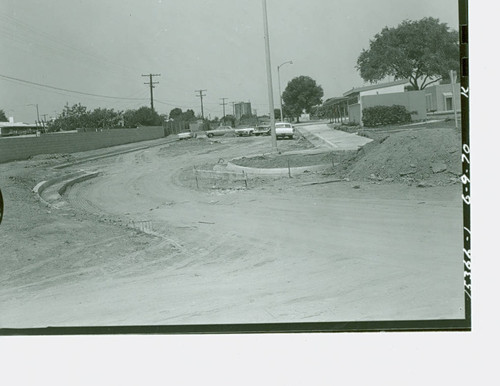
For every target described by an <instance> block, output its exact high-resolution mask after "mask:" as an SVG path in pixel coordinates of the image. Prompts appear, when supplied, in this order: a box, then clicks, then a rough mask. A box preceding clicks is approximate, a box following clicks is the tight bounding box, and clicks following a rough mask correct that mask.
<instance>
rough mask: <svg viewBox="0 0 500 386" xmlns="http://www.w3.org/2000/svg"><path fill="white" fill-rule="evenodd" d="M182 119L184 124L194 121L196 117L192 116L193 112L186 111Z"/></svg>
mask: <svg viewBox="0 0 500 386" xmlns="http://www.w3.org/2000/svg"><path fill="white" fill-rule="evenodd" d="M182 119H183V120H184V121H186V122H189V121H195V120H196V115H195V114H194V110H191V109H187V110H186V111H185V112H184V113H182Z"/></svg>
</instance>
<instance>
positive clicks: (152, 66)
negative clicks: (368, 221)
mask: <svg viewBox="0 0 500 386" xmlns="http://www.w3.org/2000/svg"><path fill="white" fill-rule="evenodd" d="M428 16H431V17H436V18H438V19H440V21H442V22H445V23H447V24H448V26H449V27H450V28H452V29H455V30H456V29H458V0H377V1H373V0H307V1H305V0H267V17H268V25H269V41H270V51H271V68H272V78H273V94H274V98H273V99H274V105H275V107H276V108H278V107H279V92H278V90H279V88H280V87H281V91H283V90H284V89H285V88H286V85H287V83H288V82H289V81H290V80H291V79H293V78H294V77H297V76H301V75H306V76H310V77H311V78H313V79H314V80H315V81H316V82H317V84H319V85H320V86H321V87H322V88H323V90H324V98H323V100H325V99H327V98H330V97H334V96H340V95H342V93H344V92H345V91H347V90H349V89H351V88H353V87H358V86H362V85H363V84H364V82H363V80H362V79H361V77H360V76H359V72H358V71H357V70H356V69H355V65H356V60H357V58H358V56H359V54H360V53H361V51H362V50H363V49H367V48H368V47H369V41H370V39H373V37H374V35H375V34H376V33H378V32H380V31H381V30H382V28H384V27H386V26H388V27H396V26H397V25H398V24H400V23H401V22H402V21H403V20H406V19H409V20H419V19H421V18H423V17H428ZM0 52H1V54H0V109H2V110H4V112H5V114H6V115H7V116H13V117H14V118H15V121H16V122H26V123H33V122H35V120H36V119H37V106H38V114H39V116H40V119H44V118H45V119H50V118H51V117H54V116H56V115H57V114H58V113H60V112H61V111H62V110H63V108H64V105H65V104H66V103H68V104H69V105H70V106H71V105H73V104H76V103H81V104H82V105H84V106H86V107H87V108H89V109H95V108H98V107H106V108H113V109H115V110H128V109H137V108H139V107H142V106H150V90H149V84H145V83H147V82H149V78H148V77H144V76H142V75H147V74H160V76H156V77H154V78H153V80H154V81H155V82H158V84H155V88H154V90H153V92H154V107H155V110H156V111H157V112H158V113H160V114H168V113H169V112H170V111H171V110H172V109H173V108H181V109H182V110H183V111H185V110H186V109H193V110H194V111H195V113H196V114H199V113H201V106H200V102H201V101H200V98H199V93H198V92H197V91H196V90H206V91H203V94H204V95H205V96H204V97H203V108H204V115H205V117H210V118H214V117H221V116H222V115H223V105H222V103H223V99H222V98H225V99H224V101H225V103H226V106H225V111H226V114H230V113H231V112H232V104H231V103H232V102H248V101H250V102H251V104H252V108H253V109H254V110H257V114H258V115H263V114H268V113H269V100H268V85H267V72H266V53H265V39H264V22H263V1H261V0H22V1H19V0H0ZM287 61H292V62H293V63H292V64H285V65H283V66H281V67H280V80H281V82H280V87H279V85H278V74H277V67H278V65H280V64H281V63H284V62H287Z"/></svg>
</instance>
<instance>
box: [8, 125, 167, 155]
mask: <svg viewBox="0 0 500 386" xmlns="http://www.w3.org/2000/svg"><path fill="white" fill-rule="evenodd" d="M164 136H165V134H164V129H163V127H161V126H159V127H142V128H139V129H113V130H104V131H100V132H83V133H53V134H42V135H41V136H40V137H4V138H0V163H3V162H8V161H15V160H23V159H28V158H29V157H31V156H34V155H37V154H57V153H59V154H65V153H76V152H80V151H88V150H95V149H101V148H104V147H110V146H116V145H123V144H126V143H132V142H140V141H147V140H151V139H158V138H162V137H164Z"/></svg>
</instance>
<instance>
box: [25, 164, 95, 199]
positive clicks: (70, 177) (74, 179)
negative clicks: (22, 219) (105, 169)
mask: <svg viewBox="0 0 500 386" xmlns="http://www.w3.org/2000/svg"><path fill="white" fill-rule="evenodd" d="M99 174H100V172H91V173H87V172H84V171H79V172H76V173H71V174H66V175H64V176H58V177H56V178H52V179H50V180H47V181H40V182H39V183H38V184H36V185H35V187H34V188H33V190H32V191H33V193H35V197H36V198H37V199H38V200H39V201H40V202H41V203H42V204H44V205H45V206H48V207H53V205H51V204H50V203H49V202H47V201H46V200H44V198H43V197H42V193H43V191H44V190H46V189H47V188H48V187H50V186H53V185H55V184H57V183H59V182H62V181H65V180H67V182H65V183H64V184H63V185H62V186H61V187H60V188H59V189H58V193H59V194H60V195H63V194H64V192H65V191H66V190H67V189H68V188H69V187H70V186H72V185H74V184H76V183H78V182H81V181H85V180H88V179H90V178H94V177H97V176H98V175H99Z"/></svg>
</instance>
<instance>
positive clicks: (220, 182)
mask: <svg viewBox="0 0 500 386" xmlns="http://www.w3.org/2000/svg"><path fill="white" fill-rule="evenodd" d="M193 176H194V180H195V184H196V188H197V189H206V188H210V189H235V188H236V189H248V187H249V184H250V177H249V175H248V174H247V173H245V171H244V170H243V171H241V172H230V171H219V170H204V169H197V168H196V167H195V168H193Z"/></svg>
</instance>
